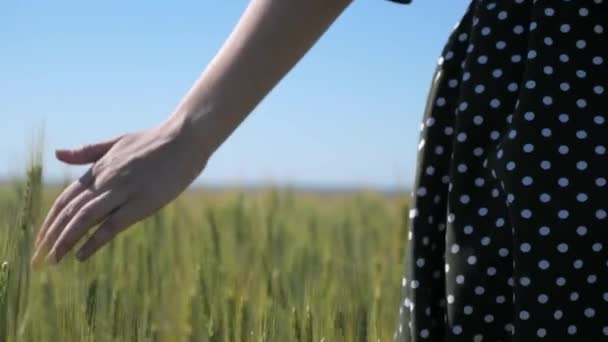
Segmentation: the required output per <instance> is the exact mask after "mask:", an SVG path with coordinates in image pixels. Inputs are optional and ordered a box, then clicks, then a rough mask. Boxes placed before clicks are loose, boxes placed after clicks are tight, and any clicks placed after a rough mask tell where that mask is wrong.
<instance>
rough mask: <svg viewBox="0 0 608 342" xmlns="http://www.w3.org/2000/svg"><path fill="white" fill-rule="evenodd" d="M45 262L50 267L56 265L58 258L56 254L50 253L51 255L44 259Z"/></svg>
mask: <svg viewBox="0 0 608 342" xmlns="http://www.w3.org/2000/svg"><path fill="white" fill-rule="evenodd" d="M44 262H45V263H47V264H49V265H55V264H56V263H57V257H56V256H55V253H53V252H50V253H49V254H47V255H46V257H45V258H44Z"/></svg>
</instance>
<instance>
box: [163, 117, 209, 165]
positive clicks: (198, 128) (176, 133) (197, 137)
mask: <svg viewBox="0 0 608 342" xmlns="http://www.w3.org/2000/svg"><path fill="white" fill-rule="evenodd" d="M203 117H204V118H203ZM209 121H210V120H209V117H208V116H201V117H199V116H198V115H194V114H193V113H190V112H183V111H176V112H174V113H173V114H172V115H171V116H169V117H168V118H167V120H165V121H164V122H163V123H162V124H161V125H160V127H159V128H160V130H161V131H163V132H164V133H165V134H168V135H169V136H170V137H171V139H175V140H179V141H181V142H183V143H184V144H187V145H189V146H192V147H194V151H196V156H199V157H201V158H203V159H205V160H206V159H209V158H210V157H211V156H212V155H213V153H215V151H216V150H217V149H218V148H219V145H220V143H219V142H218V141H219V140H220V137H218V134H217V130H214V128H213V124H212V123H211V122H209Z"/></svg>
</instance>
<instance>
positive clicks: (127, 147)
mask: <svg viewBox="0 0 608 342" xmlns="http://www.w3.org/2000/svg"><path fill="white" fill-rule="evenodd" d="M350 2H351V0H306V1H301V0H252V1H251V2H250V4H249V6H248V7H247V9H246V10H245V12H244V14H243V15H242V17H241V19H240V20H239V22H238V24H237V25H236V27H235V28H234V30H233V32H232V33H231V34H230V36H229V37H228V39H227V40H226V42H225V43H224V45H223V46H222V48H221V49H220V51H219V52H218V53H217V55H216V56H215V57H214V59H213V60H212V61H211V62H210V63H209V65H208V66H207V68H206V69H205V71H204V72H203V73H202V74H201V76H200V78H199V79H198V80H197V81H196V82H195V84H194V85H193V86H192V88H191V89H190V90H189V92H188V93H187V94H186V95H185V96H184V98H183V99H182V100H181V102H180V103H179V104H178V106H177V107H176V109H175V111H174V112H173V113H172V114H171V115H170V116H169V117H168V118H167V119H166V120H165V121H164V122H162V123H161V124H159V125H158V126H157V127H153V128H149V129H145V130H142V131H138V132H132V133H127V134H124V135H121V136H119V137H116V138H113V139H110V140H108V141H104V142H99V143H95V144H92V145H87V146H84V147H81V148H78V149H72V150H57V151H56V157H57V158H58V159H59V160H61V161H63V162H65V163H68V164H75V165H76V164H92V166H91V168H90V169H89V170H88V171H87V172H86V173H85V174H84V175H83V176H82V177H80V178H79V179H78V180H77V181H75V182H73V183H72V184H70V185H69V186H68V187H67V188H66V189H65V190H64V191H63V192H62V193H61V194H60V195H59V196H58V197H57V199H56V200H55V202H54V204H53V206H52V207H51V209H50V210H49V212H48V214H47V216H46V218H45V220H44V222H43V224H42V226H41V228H40V230H39V232H38V236H37V237H36V242H35V251H34V255H33V257H32V264H33V265H34V266H40V265H41V264H43V263H45V262H46V263H50V264H54V263H57V262H59V261H60V260H61V259H62V258H63V257H64V256H65V255H66V254H67V253H68V252H70V251H71V250H72V249H74V246H75V245H76V244H77V243H78V242H79V241H80V240H82V238H83V237H84V236H85V235H86V234H87V232H88V231H89V230H90V229H91V228H92V227H94V226H96V225H98V224H99V227H98V228H97V229H96V230H95V232H93V234H92V235H91V237H90V238H89V239H88V240H87V241H86V242H85V243H84V244H83V245H82V247H81V248H80V249H79V250H78V252H77V253H76V257H77V258H78V259H79V260H86V259H87V258H89V257H90V256H91V255H92V254H93V253H95V252H96V251H98V250H99V249H100V248H101V247H103V246H104V245H106V244H107V243H108V242H109V241H111V240H112V239H113V238H114V237H115V236H116V235H117V234H119V233H120V232H122V231H124V230H125V229H127V228H128V227H130V226H132V225H133V224H134V223H136V222H138V221H140V220H142V219H144V218H146V217H148V216H150V215H151V214H153V213H154V212H156V211H158V210H159V209H161V208H162V207H164V206H165V205H166V204H168V203H169V202H171V201H172V200H174V199H175V198H176V197H177V196H178V195H179V194H181V193H182V192H183V191H184V190H185V189H186V188H187V187H188V186H189V185H190V184H191V183H192V181H194V179H195V178H196V177H197V176H198V175H199V174H200V173H201V172H202V171H203V169H204V168H205V165H206V164H207V161H208V160H209V158H210V157H211V156H212V155H213V153H214V152H215V151H216V150H217V149H218V147H219V146H220V145H221V144H222V143H223V142H224V141H225V140H226V139H227V138H228V137H229V136H230V135H231V134H232V132H233V131H234V130H235V129H236V128H237V127H238V126H239V124H240V123H241V122H242V121H243V120H244V119H245V118H246V117H247V115H248V114H249V113H250V112H251V111H252V110H253V109H254V108H255V107H256V106H257V104H258V103H259V102H260V101H261V100H262V99H263V98H264V97H265V96H266V95H267V94H268V93H269V92H270V91H271V90H272V88H274V86H275V85H276V84H277V83H278V82H279V81H280V80H281V79H282V78H283V77H284V76H285V75H286V74H287V73H288V72H289V70H291V69H292V68H293V66H294V65H295V64H296V63H297V62H298V61H299V60H300V59H301V58H302V57H303V56H304V55H305V54H306V52H307V51H308V50H309V49H310V48H311V47H312V46H313V45H314V44H315V42H316V41H317V40H318V39H319V38H320V37H321V36H322V35H323V33H324V32H325V31H326V30H327V29H328V28H329V26H330V25H331V24H332V23H333V22H334V21H335V19H336V18H337V17H338V16H339V15H340V14H341V13H342V12H343V11H344V10H345V9H346V8H347V7H348V5H349V4H350Z"/></svg>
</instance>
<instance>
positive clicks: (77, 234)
mask: <svg viewBox="0 0 608 342" xmlns="http://www.w3.org/2000/svg"><path fill="white" fill-rule="evenodd" d="M122 201H123V198H122V196H121V195H119V193H118V192H117V191H106V192H104V193H102V194H101V195H99V196H97V197H95V198H93V199H92V200H91V201H89V202H88V203H87V204H85V205H84V206H83V207H82V208H81V209H80V210H79V211H78V213H76V215H74V217H73V218H72V219H71V220H70V222H69V223H68V225H67V226H66V227H65V229H64V230H63V231H62V232H61V234H60V235H59V238H57V241H56V242H55V244H54V245H53V247H52V248H51V251H50V252H49V255H48V256H47V259H48V260H49V261H50V262H53V263H57V262H59V261H61V259H62V258H63V257H64V256H65V255H66V254H67V252H68V251H70V250H71V249H72V248H73V247H74V245H75V244H76V243H77V242H78V241H79V240H80V239H81V238H82V237H83V236H84V235H85V234H86V233H87V231H88V230H89V229H90V228H91V227H92V226H94V225H95V224H97V223H99V222H100V221H101V220H102V219H103V218H104V217H106V216H107V215H108V214H110V213H111V212H112V210H114V209H115V208H118V207H119V206H120V205H121V204H122Z"/></svg>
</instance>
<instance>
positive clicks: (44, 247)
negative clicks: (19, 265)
mask: <svg viewBox="0 0 608 342" xmlns="http://www.w3.org/2000/svg"><path fill="white" fill-rule="evenodd" d="M95 196H96V194H95V193H94V192H93V191H91V190H89V189H85V190H84V191H82V192H81V193H80V194H79V195H78V196H76V197H75V198H74V199H73V200H72V201H71V202H70V203H68V204H67V205H66V206H65V207H64V208H63V209H62V210H61V212H59V213H58V214H57V217H56V219H55V220H54V221H53V223H52V224H51V225H50V227H49V228H48V229H47V231H46V233H45V235H44V236H43V237H42V238H41V241H40V243H39V244H38V247H37V248H36V251H35V252H34V256H33V257H32V264H33V265H34V266H36V267H38V266H40V265H41V263H42V258H43V256H46V254H47V252H48V251H49V249H50V247H51V246H52V245H54V243H55V240H57V238H58V237H59V234H60V233H61V231H62V230H63V228H64V227H65V225H66V224H68V222H70V220H71V219H72V217H73V216H74V215H76V213H77V212H78V211H79V210H80V208H82V206H84V205H85V204H86V203H87V202H88V201H90V200H91V199H92V198H94V197H95Z"/></svg>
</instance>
